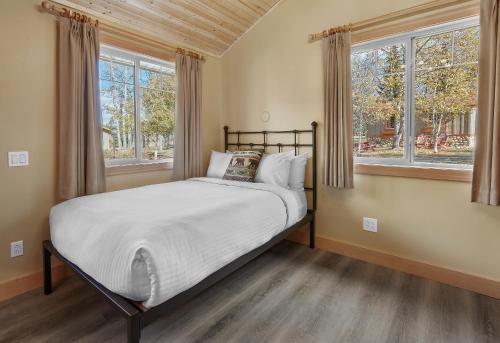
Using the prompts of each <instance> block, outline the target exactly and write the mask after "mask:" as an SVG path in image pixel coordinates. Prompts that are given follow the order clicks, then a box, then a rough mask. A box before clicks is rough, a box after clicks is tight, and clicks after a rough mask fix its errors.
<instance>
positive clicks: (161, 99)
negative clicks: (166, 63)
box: [140, 62, 175, 160]
mask: <svg viewBox="0 0 500 343" xmlns="http://www.w3.org/2000/svg"><path fill="white" fill-rule="evenodd" d="M141 65H142V62H141ZM169 71H171V70H167V69H166V68H163V67H161V66H155V65H151V64H150V63H148V65H147V68H142V67H141V70H140V75H141V76H140V105H141V106H140V109H141V134H142V159H144V160H161V159H166V158H172V157H173V148H174V128H175V91H174V89H175V75H174V74H172V73H171V72H169Z"/></svg>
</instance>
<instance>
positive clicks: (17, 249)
mask: <svg viewBox="0 0 500 343" xmlns="http://www.w3.org/2000/svg"><path fill="white" fill-rule="evenodd" d="M22 255H24V247H23V241H17V242H11V243H10V257H17V256H22Z"/></svg>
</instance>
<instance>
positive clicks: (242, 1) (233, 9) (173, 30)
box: [54, 0, 280, 56]
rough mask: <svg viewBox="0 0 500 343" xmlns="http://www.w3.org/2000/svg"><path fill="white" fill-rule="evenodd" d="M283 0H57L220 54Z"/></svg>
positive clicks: (153, 34)
mask: <svg viewBox="0 0 500 343" xmlns="http://www.w3.org/2000/svg"><path fill="white" fill-rule="evenodd" d="M279 1H280V0H65V1H61V0H59V1H58V0H55V1H54V2H58V3H61V4H63V5H64V4H66V5H68V6H72V7H74V8H75V9H81V10H84V11H86V12H88V13H89V14H93V15H95V16H97V17H98V18H97V19H101V20H107V21H111V22H115V23H118V24H121V25H123V26H125V27H127V28H130V29H132V30H136V31H140V32H142V33H145V34H147V35H150V36H153V37H155V38H157V39H159V40H161V41H164V42H166V43H170V44H178V45H180V46H182V47H186V48H191V49H195V50H198V51H201V52H204V53H207V54H209V55H215V56H220V55H222V54H223V53H224V51H226V50H227V49H228V48H229V47H230V46H231V45H232V44H233V43H234V42H235V41H236V40H237V39H238V38H239V37H241V35H243V33H245V32H246V31H247V30H248V29H249V28H250V27H251V26H252V25H253V24H255V23H256V22H257V21H258V20H259V19H260V18H261V17H262V16H263V15H264V14H266V13H267V12H268V11H269V10H270V9H271V8H272V7H273V6H275V5H277V4H278V2H279Z"/></svg>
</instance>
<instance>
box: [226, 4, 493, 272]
mask: <svg viewBox="0 0 500 343" xmlns="http://www.w3.org/2000/svg"><path fill="white" fill-rule="evenodd" d="M424 2H427V1H426V0H424V1H417V0H400V1H394V0H376V1H366V0H349V1H345V0H314V1H310V0H284V1H283V2H282V3H281V5H280V6H279V7H278V8H276V9H275V10H274V11H272V12H271V13H270V14H269V15H268V16H266V17H265V18H264V19H263V20H262V21H261V22H260V23H259V24H258V25H257V26H256V27H255V28H254V29H253V30H252V31H250V32H249V33H248V34H247V35H245V36H244V37H243V38H242V39H241V40H240V41H239V42H238V43H237V44H236V45H235V46H234V47H233V48H232V49H231V50H230V51H229V52H227V53H226V54H225V55H224V57H223V59H222V72H223V79H224V80H223V92H222V94H223V105H222V107H223V111H224V123H226V124H228V125H230V127H232V128H233V129H241V130H243V129H263V128H266V129H288V128H307V127H308V125H309V123H310V122H311V121H312V120H318V121H319V122H320V128H321V122H322V115H323V107H322V106H323V96H322V92H323V90H322V67H321V46H320V43H314V44H309V43H307V35H308V34H309V33H313V32H318V31H321V30H323V29H324V28H326V27H328V26H331V25H343V24H346V23H349V22H356V21H359V20H364V19H368V18H372V17H374V16H377V15H382V14H385V13H389V12H392V11H395V10H399V9H403V8H407V7H411V6H414V5H418V4H420V3H424ZM263 111H269V112H270V113H271V119H270V121H269V122H268V123H263V122H261V121H260V119H259V116H260V114H261V113H262V112H263ZM320 137H321V136H320ZM320 163H321V161H320ZM355 183H356V184H355V187H356V188H355V189H354V190H347V191H336V190H332V189H327V188H323V187H322V188H321V189H320V193H319V210H318V231H319V235H321V236H323V237H327V238H332V239H336V240H339V241H343V242H347V243H351V244H356V245H360V246H363V247H368V248H370V249H376V250H381V251H384V252H387V253H390V254H394V255H398V256H402V257H407V258H410V259H414V260H418V261H423V262H428V263H430V264H434V265H438V266H443V267H447V268H451V269H455V270H458V271H462V272H466V273H470V274H477V275H480V276H484V277H488V278H492V279H495V280H500V268H499V267H498V265H499V263H500V249H499V248H498V243H499V242H500V208H494V207H486V206H480V205H475V204H471V203H470V201H469V196H470V194H469V193H470V190H469V188H470V185H469V184H466V183H456V182H443V181H430V180H417V179H407V178H395V177H382V176H360V175H357V176H356V177H355ZM363 216H369V217H373V218H377V219H378V220H379V232H378V233H376V234H374V233H368V232H365V231H362V230H361V220H362V217H363Z"/></svg>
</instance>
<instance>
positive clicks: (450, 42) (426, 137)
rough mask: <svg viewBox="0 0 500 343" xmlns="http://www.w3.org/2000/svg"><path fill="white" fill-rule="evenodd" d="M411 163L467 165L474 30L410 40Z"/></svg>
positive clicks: (473, 87)
mask: <svg viewBox="0 0 500 343" xmlns="http://www.w3.org/2000/svg"><path fill="white" fill-rule="evenodd" d="M415 47H416V50H415V60H416V66H415V135H414V137H415V161H416V162H430V163H447V164H466V165H470V164H472V155H473V148H474V133H475V124H474V123H475V116H476V98H477V96H476V95H477V74H478V47H479V29H478V27H475V28H467V29H461V30H457V31H454V32H449V33H445V34H439V35H432V36H428V37H421V38H416V39H415Z"/></svg>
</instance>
